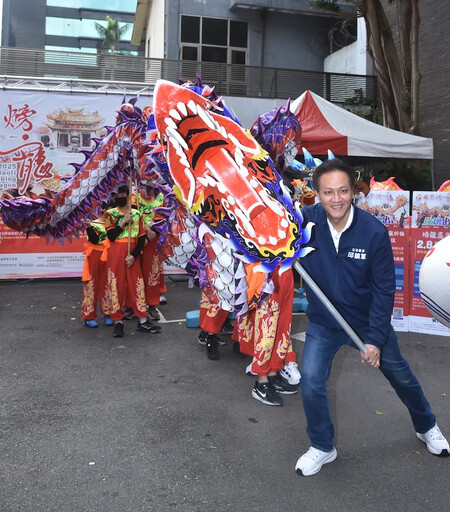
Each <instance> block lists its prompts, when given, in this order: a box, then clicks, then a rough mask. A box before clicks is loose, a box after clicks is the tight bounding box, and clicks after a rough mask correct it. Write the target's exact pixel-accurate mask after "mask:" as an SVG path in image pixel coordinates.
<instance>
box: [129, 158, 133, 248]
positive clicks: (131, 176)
mask: <svg viewBox="0 0 450 512" xmlns="http://www.w3.org/2000/svg"><path fill="white" fill-rule="evenodd" d="M132 188H133V172H132V169H131V167H130V183H129V186H128V191H129V192H128V199H129V201H128V213H131V198H132V197H133V196H132V193H131V192H132ZM131 225H132V222H130V223H129V224H128V256H129V255H130V254H131Z"/></svg>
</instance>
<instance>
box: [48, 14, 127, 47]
mask: <svg viewBox="0 0 450 512" xmlns="http://www.w3.org/2000/svg"><path fill="white" fill-rule="evenodd" d="M96 22H97V23H99V24H100V25H103V26H106V21H105V20H87V19H82V20H80V19H78V20H76V19H72V18H53V17H51V16H47V18H46V19H45V33H46V35H50V36H66V37H93V38H97V39H98V38H99V35H98V32H97V30H96V28H95V23H96ZM119 25H120V26H121V27H122V26H123V25H125V23H119ZM126 25H128V30H127V31H126V32H125V34H124V35H123V37H122V39H121V41H130V38H131V34H132V32H133V30H132V24H131V23H127V24H126Z"/></svg>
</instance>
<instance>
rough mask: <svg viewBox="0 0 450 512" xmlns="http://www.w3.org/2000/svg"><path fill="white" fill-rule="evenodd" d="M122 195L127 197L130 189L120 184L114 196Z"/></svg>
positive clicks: (124, 184)
mask: <svg viewBox="0 0 450 512" xmlns="http://www.w3.org/2000/svg"><path fill="white" fill-rule="evenodd" d="M123 193H125V194H126V195H127V196H128V195H129V194H130V189H129V188H128V185H127V184H126V183H121V184H120V185H119V186H118V187H117V192H116V194H123Z"/></svg>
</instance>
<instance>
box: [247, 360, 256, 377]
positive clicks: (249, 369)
mask: <svg viewBox="0 0 450 512" xmlns="http://www.w3.org/2000/svg"><path fill="white" fill-rule="evenodd" d="M252 364H253V363H250V364H249V365H248V366H247V368H246V369H245V373H246V374H247V375H250V376H251V375H256V373H253V372H252Z"/></svg>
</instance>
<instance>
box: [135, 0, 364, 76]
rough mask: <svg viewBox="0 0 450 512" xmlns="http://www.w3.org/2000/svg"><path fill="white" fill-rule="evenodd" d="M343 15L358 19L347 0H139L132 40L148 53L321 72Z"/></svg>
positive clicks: (163, 56)
mask: <svg viewBox="0 0 450 512" xmlns="http://www.w3.org/2000/svg"><path fill="white" fill-rule="evenodd" d="M345 20H346V21H347V22H350V23H353V25H356V11H355V10H354V7H352V6H351V5H349V4H346V3H345V2H342V6H341V12H340V13H339V14H337V13H334V12H324V11H320V10H318V9H315V8H314V7H312V5H311V2H310V1H308V0H272V1H270V0H255V1H244V0H214V2H213V1H206V0H203V1H201V0H198V1H192V0H138V4H137V11H136V18H135V26H134V30H133V36H132V42H133V43H134V44H144V45H145V55H146V56H147V57H152V58H165V59H180V60H183V61H198V62H220V63H225V64H245V65H249V66H261V67H272V68H284V69H297V70H308V71H318V72H322V71H324V59H325V58H326V57H327V56H328V55H330V53H331V52H332V51H333V48H331V45H330V40H329V34H330V32H332V30H333V28H334V27H337V26H339V25H341V24H342V23H343V22H344V21H345ZM355 39H356V34H355V36H353V37H352V36H351V35H350V36H349V39H348V41H346V42H344V44H348V43H350V42H352V41H353V40H355Z"/></svg>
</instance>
